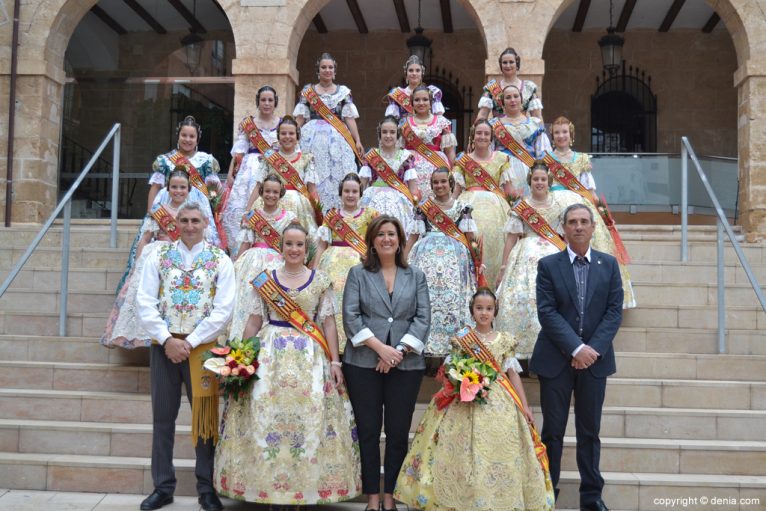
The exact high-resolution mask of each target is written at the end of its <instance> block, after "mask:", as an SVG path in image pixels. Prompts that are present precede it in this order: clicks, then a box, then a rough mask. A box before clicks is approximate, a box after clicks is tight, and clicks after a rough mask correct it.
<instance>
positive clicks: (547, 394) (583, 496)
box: [538, 366, 606, 506]
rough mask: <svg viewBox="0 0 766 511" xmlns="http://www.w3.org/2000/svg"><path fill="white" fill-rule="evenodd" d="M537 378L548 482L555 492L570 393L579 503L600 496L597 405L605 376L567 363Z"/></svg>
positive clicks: (601, 400) (594, 499)
mask: <svg viewBox="0 0 766 511" xmlns="http://www.w3.org/2000/svg"><path fill="white" fill-rule="evenodd" d="M538 377H539V379H540V405H541V406H542V409H543V430H542V433H541V434H540V436H541V438H542V441H543V443H544V444H545V447H546V448H547V450H548V461H549V462H550V469H551V482H552V483H553V487H554V488H556V493H557V494H558V484H559V476H560V474H561V453H562V451H563V447H564V432H565V431H566V428H567V419H568V418H569V403H570V401H571V398H572V393H573V392H574V397H575V431H576V436H577V469H578V470H579V471H580V505H581V506H584V505H588V504H592V503H594V502H595V501H596V500H598V499H600V498H601V490H602V489H603V487H604V479H603V478H602V477H601V472H600V471H599V468H598V465H599V460H600V458H601V440H600V439H599V436H598V435H599V432H600V430H601V408H602V407H603V405H604V395H605V393H606V378H596V377H595V376H593V375H592V374H591V372H590V371H588V370H587V369H585V370H576V369H574V368H573V367H571V366H569V367H567V368H566V369H564V370H563V371H561V374H559V375H558V376H556V377H555V378H543V377H542V376H538Z"/></svg>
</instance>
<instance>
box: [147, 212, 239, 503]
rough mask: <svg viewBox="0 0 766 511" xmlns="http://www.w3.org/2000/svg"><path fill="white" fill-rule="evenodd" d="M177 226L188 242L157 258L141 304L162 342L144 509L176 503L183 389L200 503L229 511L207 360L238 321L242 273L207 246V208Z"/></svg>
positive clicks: (157, 347)
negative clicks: (216, 476) (222, 496)
mask: <svg viewBox="0 0 766 511" xmlns="http://www.w3.org/2000/svg"><path fill="white" fill-rule="evenodd" d="M176 221H177V223H178V225H179V227H180V229H181V239H180V240H178V241H176V242H174V243H172V244H170V245H167V246H165V247H162V248H161V249H160V250H158V251H156V252H154V253H153V254H151V256H149V258H148V259H147V260H146V262H145V264H144V269H143V273H142V274H141V283H140V287H139V290H138V295H137V298H136V300H137V302H138V312H139V315H140V316H139V317H140V318H141V323H142V325H143V327H144V328H145V329H146V331H147V332H148V333H149V334H150V335H151V337H152V339H154V340H155V343H154V344H153V345H152V347H151V354H150V367H151V381H152V383H151V388H152V415H153V423H154V427H153V430H152V480H153V482H154V492H153V493H152V494H151V495H150V496H149V497H147V498H146V499H145V500H144V501H143V502H142V503H141V509H142V510H152V509H159V508H161V507H162V506H164V505H166V504H169V503H171V502H173V493H174V491H175V486H176V477H175V470H174V467H173V440H174V438H175V421H176V418H177V417H178V409H179V407H180V405H181V385H185V386H186V395H187V397H188V398H189V402H190V403H192V416H193V418H192V433H193V435H192V437H193V438H192V441H193V443H194V446H195V453H196V458H197V460H196V467H195V475H196V476H197V493H199V503H200V504H201V505H202V508H203V509H204V510H205V511H220V510H221V509H223V506H222V504H221V501H220V500H219V499H218V496H217V495H216V493H215V490H214V488H213V455H214V446H215V437H216V435H217V426H218V424H217V411H218V407H217V392H216V391H217V387H216V386H215V380H214V379H213V378H211V375H210V374H206V373H205V372H204V370H202V369H201V360H200V358H199V356H200V355H201V353H203V352H204V350H206V349H208V348H209V347H211V346H205V345H206V344H208V343H212V342H213V341H215V339H216V338H217V336H218V335H219V334H220V333H221V332H222V331H223V329H224V327H225V326H226V323H227V322H228V321H229V318H230V317H231V314H232V310H233V307H234V294H235V286H236V284H235V281H234V268H233V266H232V263H231V260H230V259H229V258H228V256H227V255H226V254H225V253H224V252H223V251H222V250H220V249H219V248H217V247H214V246H212V245H210V244H209V243H207V242H205V241H204V233H205V228H206V227H207V226H208V220H207V217H206V216H205V214H204V213H203V212H202V209H201V208H200V206H199V204H197V203H186V204H184V205H183V206H181V208H180V209H179V210H178V215H177V217H176ZM198 347H199V348H198ZM195 348H198V349H195ZM202 396H205V397H202ZM201 399H210V400H211V401H210V402H209V403H207V404H208V406H207V407H204V406H198V405H197V403H198V402H199V400H201ZM206 408H207V410H210V409H211V408H214V414H213V415H212V416H210V415H206V416H205V417H204V419H203V418H202V412H201V410H204V409H206ZM198 410H199V411H200V412H199V413H198ZM211 422H213V424H211Z"/></svg>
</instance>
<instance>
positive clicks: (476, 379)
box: [463, 371, 479, 383]
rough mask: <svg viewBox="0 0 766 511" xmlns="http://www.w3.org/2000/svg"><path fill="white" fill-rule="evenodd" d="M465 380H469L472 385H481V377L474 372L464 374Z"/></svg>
mask: <svg viewBox="0 0 766 511" xmlns="http://www.w3.org/2000/svg"><path fill="white" fill-rule="evenodd" d="M463 378H468V381H469V382H470V383H479V375H478V374H476V373H474V372H473V371H466V372H465V373H463Z"/></svg>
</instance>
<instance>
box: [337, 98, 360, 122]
mask: <svg viewBox="0 0 766 511" xmlns="http://www.w3.org/2000/svg"><path fill="white" fill-rule="evenodd" d="M340 116H341V117H343V118H344V119H358V118H359V110H357V109H356V105H355V104H354V99H353V98H352V97H351V91H348V95H347V96H346V97H345V98H344V99H343V109H342V110H341V111H340Z"/></svg>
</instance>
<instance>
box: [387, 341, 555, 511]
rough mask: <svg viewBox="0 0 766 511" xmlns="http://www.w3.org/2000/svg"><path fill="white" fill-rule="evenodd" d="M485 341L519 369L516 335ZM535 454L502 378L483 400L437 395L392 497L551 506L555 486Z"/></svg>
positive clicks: (506, 365) (432, 503) (434, 509)
mask: <svg viewBox="0 0 766 511" xmlns="http://www.w3.org/2000/svg"><path fill="white" fill-rule="evenodd" d="M484 344H485V345H486V346H487V348H488V349H489V351H490V352H492V355H493V356H494V358H495V360H497V361H498V362H499V364H500V366H501V368H502V369H503V370H504V371H508V370H513V371H516V372H520V371H521V367H520V366H519V363H518V361H517V360H516V359H515V358H514V346H515V344H516V342H515V341H514V339H513V337H511V336H510V335H508V334H507V333H504V332H498V333H497V335H496V336H495V338H494V339H489V338H488V339H487V340H486V341H485V342H484ZM548 488H550V485H549V484H546V475H545V472H543V470H542V468H541V467H540V464H539V463H538V460H537V457H536V455H535V448H534V442H533V440H532V436H531V434H530V431H529V427H528V425H527V422H526V419H525V417H524V414H523V413H522V412H521V411H520V410H519V409H518V408H517V406H516V404H515V403H514V402H513V400H512V398H511V396H510V395H509V394H508V392H507V391H506V390H505V389H503V388H502V387H501V385H500V383H498V382H495V383H493V384H492V386H491V387H490V390H489V394H488V396H487V402H486V403H484V404H474V403H462V402H460V401H459V400H455V401H453V402H452V403H451V404H450V405H449V406H447V407H446V408H444V409H442V410H439V409H438V408H437V406H436V404H435V403H434V401H433V400H432V401H431V403H430V404H429V405H428V408H427V409H426V411H425V413H424V414H423V418H422V419H421V421H420V425H418V427H417V429H416V430H415V438H414V440H413V441H412V447H411V448H410V451H409V453H407V458H406V459H405V460H404V464H403V465H402V469H401V471H400V472H399V478H398V480H397V482H396V490H395V492H394V497H395V498H396V499H398V500H400V501H402V502H404V503H406V504H407V505H408V506H412V507H415V508H418V509H423V510H426V511H517V510H528V511H547V510H550V509H553V507H554V496H553V490H552V489H550V490H549V489H548Z"/></svg>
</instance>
